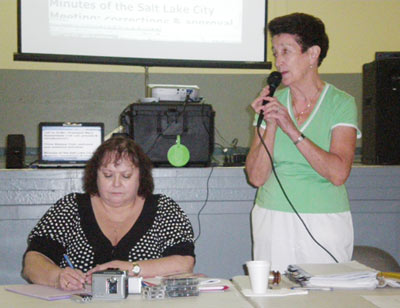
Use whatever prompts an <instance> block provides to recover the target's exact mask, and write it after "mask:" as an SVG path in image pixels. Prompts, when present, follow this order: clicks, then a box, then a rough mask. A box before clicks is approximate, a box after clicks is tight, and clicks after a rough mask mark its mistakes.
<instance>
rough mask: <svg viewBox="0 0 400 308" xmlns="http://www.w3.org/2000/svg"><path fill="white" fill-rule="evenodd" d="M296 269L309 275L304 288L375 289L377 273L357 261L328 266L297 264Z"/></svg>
mask: <svg viewBox="0 0 400 308" xmlns="http://www.w3.org/2000/svg"><path fill="white" fill-rule="evenodd" d="M296 267H298V268H300V269H302V270H303V271H304V272H306V273H308V274H309V278H308V279H307V280H306V281H305V282H304V284H305V285H306V286H313V287H317V286H318V287H333V288H345V289H375V288H376V287H377V286H378V284H379V281H378V279H377V278H376V275H377V273H378V272H377V271H376V270H374V269H372V268H369V267H367V266H365V265H363V264H361V263H359V262H357V261H351V262H344V263H329V264H299V265H296Z"/></svg>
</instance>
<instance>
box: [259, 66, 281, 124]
mask: <svg viewBox="0 0 400 308" xmlns="http://www.w3.org/2000/svg"><path fill="white" fill-rule="evenodd" d="M281 81H282V74H281V73H280V72H272V73H271V74H270V75H269V76H268V79H267V83H268V85H269V94H268V96H270V97H272V96H274V93H275V90H276V88H278V86H279V84H280V83H281ZM267 103H268V101H266V100H264V101H263V102H262V105H263V106H264V105H266V104H267ZM263 118H264V111H262V110H261V111H260V114H259V115H258V120H257V128H258V127H260V125H261V122H262V120H263Z"/></svg>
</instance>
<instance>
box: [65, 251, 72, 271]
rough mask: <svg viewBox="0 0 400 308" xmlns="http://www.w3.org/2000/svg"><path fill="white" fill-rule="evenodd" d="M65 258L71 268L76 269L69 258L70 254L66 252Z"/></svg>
mask: <svg viewBox="0 0 400 308" xmlns="http://www.w3.org/2000/svg"><path fill="white" fill-rule="evenodd" d="M64 259H65V262H67V264H68V266H69V267H70V268H72V269H74V266H73V265H72V263H71V260H70V259H69V258H68V256H67V255H66V254H64Z"/></svg>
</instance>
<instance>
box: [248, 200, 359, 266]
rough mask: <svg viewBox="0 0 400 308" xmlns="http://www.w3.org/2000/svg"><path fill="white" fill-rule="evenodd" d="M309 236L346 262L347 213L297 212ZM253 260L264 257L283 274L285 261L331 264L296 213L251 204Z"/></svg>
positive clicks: (348, 243)
mask: <svg viewBox="0 0 400 308" xmlns="http://www.w3.org/2000/svg"><path fill="white" fill-rule="evenodd" d="M300 216H301V218H302V219H303V221H304V222H305V224H306V226H307V227H308V229H309V231H310V233H311V234H312V235H313V237H314V238H315V239H316V240H317V241H318V242H319V243H320V244H321V245H322V246H323V247H325V248H326V249H327V250H328V251H329V252H330V253H331V254H332V255H333V256H334V257H335V258H336V259H337V260H338V261H339V262H347V261H350V259H351V256H352V253H353V243H354V233H353V221H352V218H351V213H350V212H344V213H334V214H300ZM251 221H252V235H253V258H254V260H268V261H270V262H271V269H273V270H279V271H280V272H281V273H283V272H284V271H285V270H286V269H287V267H288V265H289V264H302V263H334V262H335V261H334V259H333V258H332V257H331V256H330V255H329V254H328V253H327V252H326V251H325V250H323V248H321V247H320V246H318V244H316V243H315V242H314V241H313V240H312V238H311V237H310V235H309V234H308V233H307V231H306V229H305V227H304V226H303V224H302V223H301V221H300V220H299V218H298V217H297V215H296V214H294V213H286V212H280V211H272V210H267V209H264V208H261V207H259V206H258V205H255V206H254V208H253V210H252V213H251Z"/></svg>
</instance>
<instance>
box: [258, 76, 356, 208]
mask: <svg viewBox="0 0 400 308" xmlns="http://www.w3.org/2000/svg"><path fill="white" fill-rule="evenodd" d="M275 96H276V97H277V98H278V100H279V102H281V104H282V105H284V106H285V107H286V108H287V109H288V111H289V114H290V116H291V117H292V119H293V120H294V113H293V109H292V103H291V96H290V91H289V88H284V89H282V90H279V91H277V92H276V95H275ZM257 118H258V114H256V117H255V123H256V120H257ZM294 122H295V123H296V121H295V120H294ZM262 125H263V127H264V128H265V122H263V124H262ZM337 126H349V127H354V128H355V129H356V130H357V138H360V137H361V132H360V130H359V129H358V127H357V107H356V104H355V100H354V97H352V96H351V95H349V94H347V93H345V92H343V91H341V90H339V89H337V88H336V87H335V86H333V85H331V84H328V83H326V84H325V87H324V89H323V91H322V93H321V96H320V98H319V100H318V102H317V104H316V105H315V107H314V109H313V111H312V113H311V114H310V116H309V117H308V119H307V120H306V121H305V122H304V123H303V124H302V125H301V126H300V127H298V128H299V130H300V131H301V132H302V133H303V134H304V135H305V136H306V137H307V138H309V139H310V140H312V142H314V143H315V144H316V145H318V146H319V147H320V148H322V149H323V150H325V151H329V147H330V142H331V137H332V131H333V129H335V127H337ZM273 154H274V155H273V157H274V166H275V170H276V172H277V174H278V177H279V179H280V181H281V183H282V185H283V187H284V189H285V191H286V193H287V195H288V197H289V198H290V200H291V202H292V204H293V205H294V207H295V208H296V210H297V211H298V212H299V213H339V212H345V211H349V210H350V204H349V200H348V196H347V191H346V188H345V186H344V185H341V186H335V185H333V184H332V183H331V182H329V181H328V180H327V179H325V178H324V177H322V176H320V175H319V174H318V173H317V172H316V171H315V170H314V169H313V168H312V167H311V166H310V164H309V163H308V162H307V161H306V159H305V158H304V156H303V155H302V154H301V153H300V151H299V150H298V149H297V147H296V146H295V145H294V144H293V141H292V140H291V139H290V138H289V137H288V136H287V135H286V134H285V133H284V132H283V131H282V130H281V129H280V128H278V129H277V132H276V138H275V146H274V153H273ZM256 203H257V204H258V205H259V206H261V207H263V208H267V209H272V210H277V211H283V212H293V210H292V208H291V207H290V205H289V203H288V201H287V200H286V198H285V197H284V194H283V192H282V190H281V188H280V187H279V185H278V182H277V180H276V178H275V176H274V175H273V174H271V176H270V178H269V179H268V180H267V182H266V183H265V184H264V185H263V186H262V187H260V188H259V189H258V192H257V197H256Z"/></svg>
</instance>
